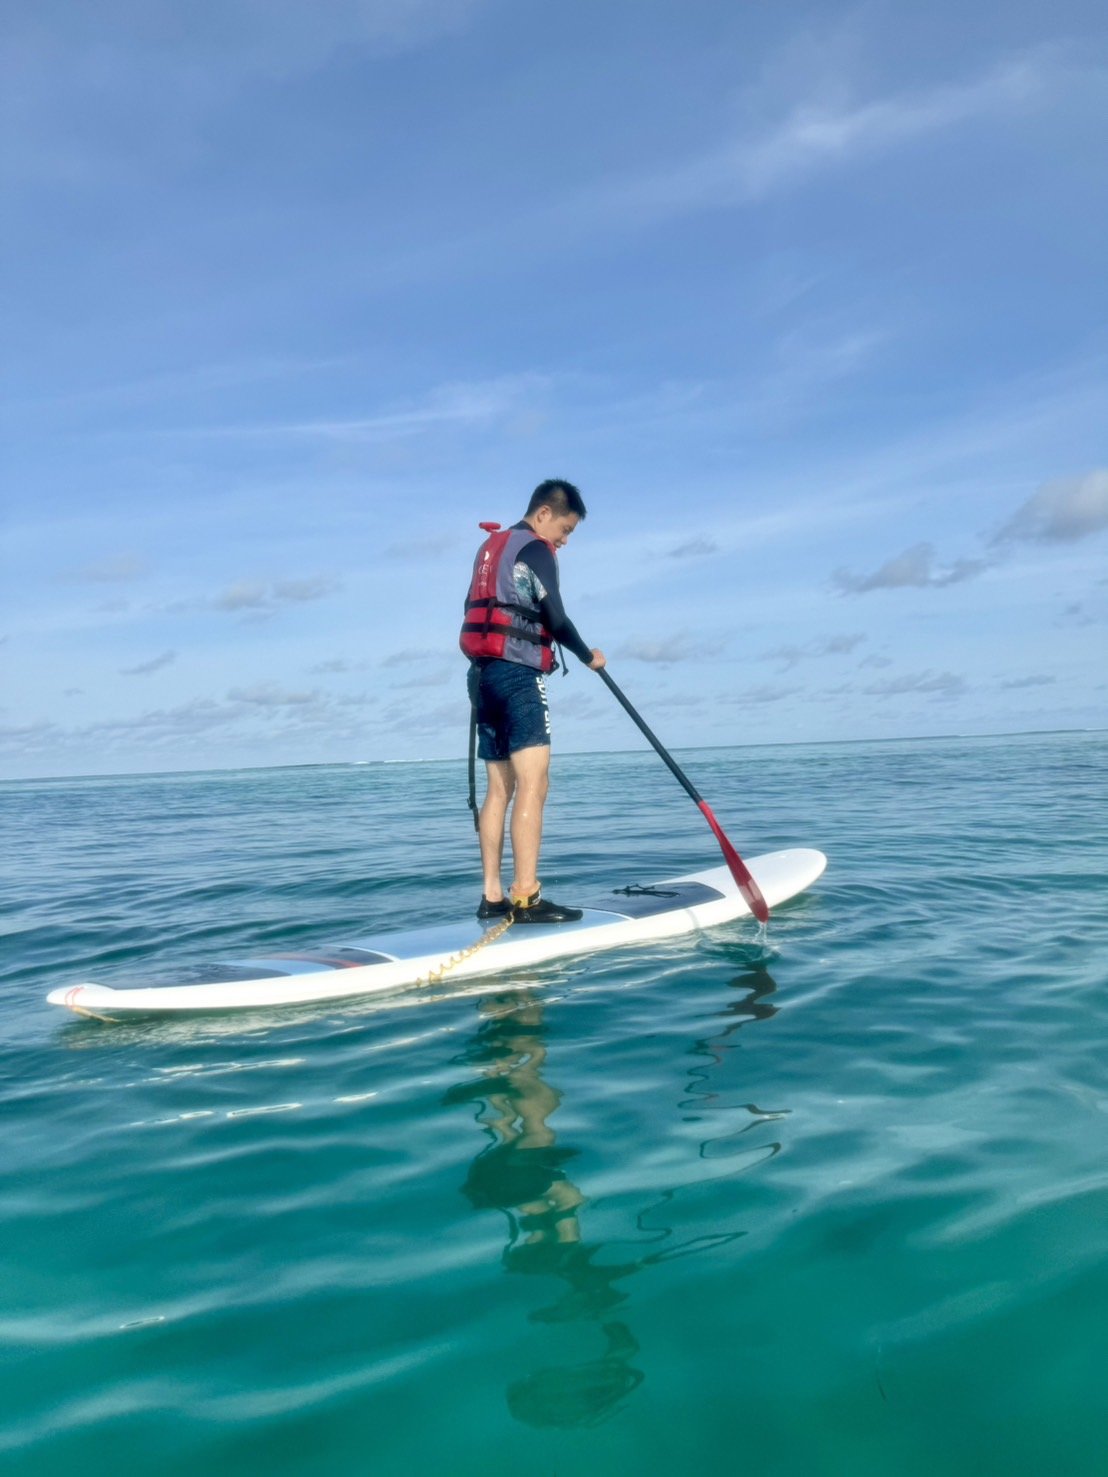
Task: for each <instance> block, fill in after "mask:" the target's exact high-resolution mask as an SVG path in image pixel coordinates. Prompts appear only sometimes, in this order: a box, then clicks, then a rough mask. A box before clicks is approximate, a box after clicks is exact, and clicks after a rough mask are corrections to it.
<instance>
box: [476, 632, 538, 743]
mask: <svg viewBox="0 0 1108 1477" xmlns="http://www.w3.org/2000/svg"><path fill="white" fill-rule="evenodd" d="M467 684H468V687H469V700H470V702H471V703H472V704H473V707H474V710H475V711H476V714H477V752H478V754H479V755H480V756H481V758H482V759H484V760H485V761H486V762H487V763H490V764H492V763H497V762H501V761H503V760H505V759H507V758H508V757H509V755H511V754H514V753H515V752H516V751H517V750H518V749H531V748H534V747H535V745H536V744H547V745H549V743H550V709H549V708H548V707H547V705H546V682H545V681H544V679H543V674H542V673H541V672H539V671H537V670H536V669H535V668H534V667H524V666H522V665H521V664H520V663H519V662H502V661H498V660H496V659H495V658H494V659H493V660H492V661H486V662H471V663H470V668H469V675H468V678H467Z"/></svg>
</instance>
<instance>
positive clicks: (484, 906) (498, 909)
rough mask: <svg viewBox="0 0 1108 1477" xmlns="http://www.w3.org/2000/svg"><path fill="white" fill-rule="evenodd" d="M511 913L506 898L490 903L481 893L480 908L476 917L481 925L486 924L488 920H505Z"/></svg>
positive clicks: (510, 906)
mask: <svg viewBox="0 0 1108 1477" xmlns="http://www.w3.org/2000/svg"><path fill="white" fill-rule="evenodd" d="M511 911H512V905H511V903H510V902H509V901H508V899H507V898H506V897H502V898H500V900H499V901H498V902H495V903H490V902H489V900H488V898H487V897H485V895H484V894H483V893H482V895H481V906H480V907H479V908H478V909H477V917H478V918H479V919H480V921H481V922H482V923H487V922H488V921H489V919H490V918H507V916H508V914H509V913H510V912H511Z"/></svg>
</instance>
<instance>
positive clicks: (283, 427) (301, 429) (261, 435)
mask: <svg viewBox="0 0 1108 1477" xmlns="http://www.w3.org/2000/svg"><path fill="white" fill-rule="evenodd" d="M550 385H551V382H550V380H549V378H548V377H547V376H545V375H542V374H538V373H529V372H525V373H520V374H506V375H501V376H498V377H496V378H493V379H487V380H458V381H452V382H450V383H447V384H443V385H437V386H434V387H433V388H432V389H430V390H429V391H428V392H427V394H426V395H423V396H421V397H418V398H416V397H413V398H412V399H409V400H407V401H402V402H400V403H398V404H393V405H385V406H384V407H383V408H381V409H380V410H373V411H371V412H370V413H369V414H366V415H358V416H343V417H320V418H319V419H315V420H286V421H272V422H253V423H251V422H247V423H240V424H231V425H205V426H197V427H193V428H191V429H190V430H188V431H187V432H186V433H185V434H188V435H191V436H202V437H213V438H224V439H234V438H239V437H241V438H250V439H254V440H288V439H290V438H292V439H299V440H305V439H307V440H317V441H334V442H348V443H353V444H375V443H380V442H390V441H401V440H407V439H410V438H412V437H418V436H424V435H428V434H432V433H438V434H440V435H441V434H443V433H445V432H447V431H449V430H461V431H465V430H484V429H486V428H488V427H489V426H495V425H506V426H508V427H509V428H511V427H513V426H515V424H516V423H517V422H518V421H519V419H520V417H522V416H526V415H528V414H537V413H539V412H540V411H541V410H542V408H543V404H544V402H545V397H546V395H547V394H548V392H549V389H550ZM172 434H174V435H177V434H180V432H178V431H174V432H173V433H172Z"/></svg>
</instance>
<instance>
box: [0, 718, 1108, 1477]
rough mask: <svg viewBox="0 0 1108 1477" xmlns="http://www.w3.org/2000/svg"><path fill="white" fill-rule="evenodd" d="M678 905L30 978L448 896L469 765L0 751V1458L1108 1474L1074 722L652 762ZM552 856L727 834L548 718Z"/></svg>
mask: <svg viewBox="0 0 1108 1477" xmlns="http://www.w3.org/2000/svg"><path fill="white" fill-rule="evenodd" d="M682 759H683V762H684V763H685V765H686V766H687V768H688V770H689V772H690V774H691V776H692V778H693V780H694V782H695V783H696V784H697V785H698V787H699V788H700V789H701V790H702V792H703V793H704V794H705V795H706V796H707V797H708V798H709V800H710V801H711V803H712V805H713V807H714V809H715V810H716V812H717V814H718V815H719V817H720V819H721V821H722V822H723V824H724V826H725V827H726V828H727V830H728V832H729V834H730V835H731V837H732V839H733V840H734V841H735V842H736V844H737V845H738V846H739V848H740V850H742V851H743V852H744V853H745V854H747V855H753V854H756V853H757V852H759V851H768V850H773V849H776V848H778V847H784V846H796V845H803V846H817V847H819V848H820V849H822V850H824V851H826V852H827V854H828V856H829V858H830V866H829V869H828V871H827V873H826V875H825V876H824V877H823V879H822V880H821V881H820V882H819V883H817V884H816V886H815V887H814V888H813V889H812V891H811V892H810V893H809V894H807V895H806V896H804V897H802V898H800V899H797V900H796V901H794V902H793V903H791V904H788V905H786V906H784V907H782V908H781V909H780V910H779V912H778V913H777V914H776V915H775V917H774V918H773V920H772V922H771V924H770V927H769V930H768V934H767V935H766V937H765V938H760V937H759V934H758V931H757V930H756V927H755V926H754V924H753V923H749V924H747V925H745V926H744V925H734V926H732V927H729V928H724V929H720V930H718V931H716V932H714V933H712V934H711V935H707V936H703V937H701V938H699V939H693V940H682V941H680V942H671V943H666V944H664V945H661V946H657V945H651V946H646V947H644V948H641V949H638V950H630V951H624V952H619V953H612V954H602V955H597V956H594V957H592V958H587V959H583V960H580V961H578V962H575V963H573V964H572V965H571V966H570V967H546V968H543V969H540V970H536V971H535V972H534V974H531V975H526V976H522V975H521V976H513V977H511V978H507V977H503V978H497V979H495V980H492V981H486V982H483V983H482V984H481V986H480V987H475V985H474V983H473V982H471V983H470V984H469V985H468V986H465V985H458V986H455V987H451V986H450V983H449V980H447V981H446V982H444V983H443V984H442V985H441V986H439V987H437V988H436V989H435V991H434V992H433V993H425V994H420V995H418V996H408V997H400V998H397V999H394V1000H392V1001H386V1002H381V1001H377V1002H374V1003H372V1004H367V1003H362V1004H359V1003H357V1002H351V1003H348V1004H344V1005H338V1006H336V1005H332V1006H327V1007H322V1008H315V1009H311V1010H294V1011H292V1012H287V1013H284V1014H281V1013H273V1014H269V1015H265V1014H257V1015H251V1016H233V1017H227V1018H222V1019H214V1018H196V1019H192V1020H178V1021H174V1022H156V1021H154V1022H144V1023H132V1024H128V1025H116V1026H105V1025H100V1024H97V1023H94V1022H83V1021H79V1020H76V1019H73V1018H70V1017H67V1016H66V1015H64V1014H63V1013H62V1012H60V1011H57V1010H54V1009H52V1008H50V1007H47V1006H46V1005H45V1004H44V1003H43V996H44V995H45V992H46V991H47V989H49V988H52V987H53V986H54V985H56V984H59V983H67V982H69V983H76V982H78V981H80V980H82V979H95V980H99V981H103V982H105V983H113V982H117V981H122V980H136V979H138V978H141V977H149V976H154V977H159V978H162V977H165V976H166V975H167V974H170V973H172V971H173V969H174V967H178V966H186V965H187V966H192V965H195V964H199V963H203V962H204V961H205V960H214V959H226V958H234V957H235V956H236V955H238V956H242V955H248V954H257V953H258V952H259V949H260V948H261V947H262V946H266V947H269V948H273V947H275V946H278V945H280V946H285V947H288V946H295V945H297V944H318V943H322V942H326V941H331V940H342V939H343V938H344V937H350V936H352V935H365V934H367V933H372V932H374V931H375V930H383V929H386V928H393V927H396V926H398V925H402V924H403V923H404V922H405V921H410V922H411V923H412V924H416V923H426V922H432V921H436V920H440V919H443V918H446V917H449V916H452V915H454V914H455V913H458V912H463V911H467V910H468V909H469V908H471V907H472V906H473V905H474V903H475V901H476V896H477V893H478V891H479V888H478V887H477V885H476V878H477V872H476V868H475V861H474V841H473V834H472V830H471V828H470V825H469V819H468V813H467V811H466V809H465V804H464V798H465V796H464V790H465V778H464V766H462V765H460V764H454V763H450V764H419V765H416V764H413V765H391V766H368V767H328V768H318V769H297V770H269V771H240V772H234V773H219V774H200V775H166V776H157V777H139V778H135V777H128V778H117V779H84V780H58V781H50V782H24V783H13V784H7V785H4V786H0V816H2V821H3V831H4V836H5V850H6V852H7V862H8V864H9V865H8V868H7V870H8V872H9V875H10V880H9V883H8V885H7V886H6V888H5V892H4V897H3V901H2V907H3V915H2V917H3V928H4V937H3V958H2V964H0V992H2V999H3V1003H4V1022H5V1024H4V1031H3V1035H2V1039H0V1113H2V1122H3V1129H4V1131H3V1136H2V1140H0V1165H2V1170H3V1194H2V1197H0V1263H2V1268H0V1278H2V1295H0V1353H2V1357H3V1366H4V1378H3V1385H2V1389H3V1396H2V1399H0V1467H2V1468H3V1470H5V1471H6V1472H13V1473H20V1474H22V1473H27V1474H35V1477H53V1474H61V1473H65V1474H70V1473H75V1472H81V1473H86V1474H99V1473H118V1472H125V1473H145V1472H151V1473H153V1472H157V1473H159V1474H177V1473H182V1474H183V1473H190V1474H191V1473H195V1472H197V1471H198V1470H199V1471H201V1472H203V1473H204V1474H205V1477H224V1474H230V1473H236V1474H239V1473H242V1472H254V1471H265V1472H266V1473H274V1474H282V1473H289V1474H294V1473H295V1474H300V1473H303V1474H317V1473H318V1474H324V1473H326V1474H336V1477H345V1474H355V1473H359V1474H361V1473H366V1474H374V1477H392V1474H397V1477H399V1474H423V1473H427V1474H431V1473H436V1474H437V1473H449V1474H451V1477H487V1474H489V1473H492V1472H499V1471H516V1472H523V1473H526V1474H527V1477H568V1474H579V1477H591V1474H599V1473H605V1474H613V1473H615V1474H620V1473H632V1472H634V1473H659V1474H666V1477H669V1474H678V1473H679V1474H682V1477H685V1474H689V1473H739V1472H748V1471H749V1472H752V1473H757V1474H758V1477H869V1474H894V1473H895V1474H906V1477H913V1474H921V1477H922V1474H928V1477H934V1474H937V1473H938V1474H948V1473H967V1474H968V1473H971V1472H972V1473H985V1474H991V1473H996V1474H998V1477H999V1474H1004V1477H1012V1474H1022V1473H1029V1474H1030V1473H1040V1472H1049V1473H1051V1474H1058V1477H1061V1474H1080V1477H1085V1474H1090V1477H1091V1474H1094V1473H1096V1474H1102V1473H1104V1472H1105V1471H1108V1441H1106V1430H1105V1417H1104V1414H1103V1412H1104V1409H1105V1404H1106V1402H1105V1372H1106V1370H1108V1337H1106V1332H1105V1330H1106V1326H1108V1261H1106V1252H1108V1116H1106V1115H1108V1081H1106V1076H1108V1074H1106V1070H1105V1039H1106V1028H1108V1002H1106V997H1105V976H1106V973H1108V968H1106V961H1108V906H1106V889H1105V871H1106V865H1108V805H1106V804H1105V801H1106V797H1108V784H1106V779H1108V736H1105V735H1103V734H1099V735H1098V734H1085V735H1082V734H1073V735H1059V736H1031V737H1022V738H1006V739H973V740H955V739H950V740H936V741H931V742H926V743H923V742H903V743H885V744H857V745H835V746H811V747H797V748H787V749H778V750H771V749H733V750H702V751H696V752H688V753H686V754H684V755H683V756H682ZM548 816H549V823H548V841H547V846H546V854H545V867H544V877H545V880H546V885H547V889H548V891H549V893H550V894H551V895H552V896H555V897H557V898H566V899H569V898H571V897H572V895H573V894H574V893H575V892H580V893H586V892H592V891H593V890H594V889H595V887H596V885H597V884H605V885H608V884H611V883H612V882H613V881H629V882H638V881H643V882H646V881H650V880H656V879H657V878H659V877H662V876H665V875H666V874H672V873H676V872H682V871H688V870H693V869H695V868H698V867H703V866H714V865H717V864H718V860H719V856H718V851H717V850H716V848H715V843H714V842H713V840H712V837H711V835H710V833H709V832H708V830H707V828H706V827H705V825H704V823H703V821H702V819H701V817H700V816H699V815H698V814H697V812H696V810H695V808H694V807H693V806H692V805H691V804H690V803H689V801H688V800H687V798H686V797H685V796H684V794H683V793H682V792H681V791H680V789H679V788H678V787H677V786H676V785H675V784H674V782H673V780H672V779H671V777H670V776H669V775H668V774H667V773H666V772H665V770H664V769H663V767H662V766H661V764H660V763H659V762H658V760H657V759H656V758H655V757H654V756H653V755H652V754H650V753H641V754H639V753H635V754H624V755H607V756H582V757H573V756H559V757H557V758H556V761H555V782H554V791H553V794H552V798H551V803H550V807H549V811H548Z"/></svg>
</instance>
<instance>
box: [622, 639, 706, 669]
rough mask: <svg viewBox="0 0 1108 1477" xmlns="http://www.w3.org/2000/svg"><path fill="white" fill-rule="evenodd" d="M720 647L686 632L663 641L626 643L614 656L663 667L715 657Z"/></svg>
mask: <svg viewBox="0 0 1108 1477" xmlns="http://www.w3.org/2000/svg"><path fill="white" fill-rule="evenodd" d="M721 647H722V642H719V641H705V640H703V639H699V638H697V637H694V636H690V635H689V634H688V632H686V631H679V632H677V633H676V635H674V636H670V637H669V638H668V639H666V640H663V641H627V642H625V643H624V644H623V645H622V646H621V647H620V648H619V649H618V650H617V651H616V653H615V655H616V656H617V657H619V658H621V659H622V660H624V661H632V662H657V663H659V664H660V665H663V666H665V665H667V664H669V663H671V662H687V661H695V660H697V659H698V658H699V657H705V656H715V655H716V654H717V653H718V652H719V651H720V649H721Z"/></svg>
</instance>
